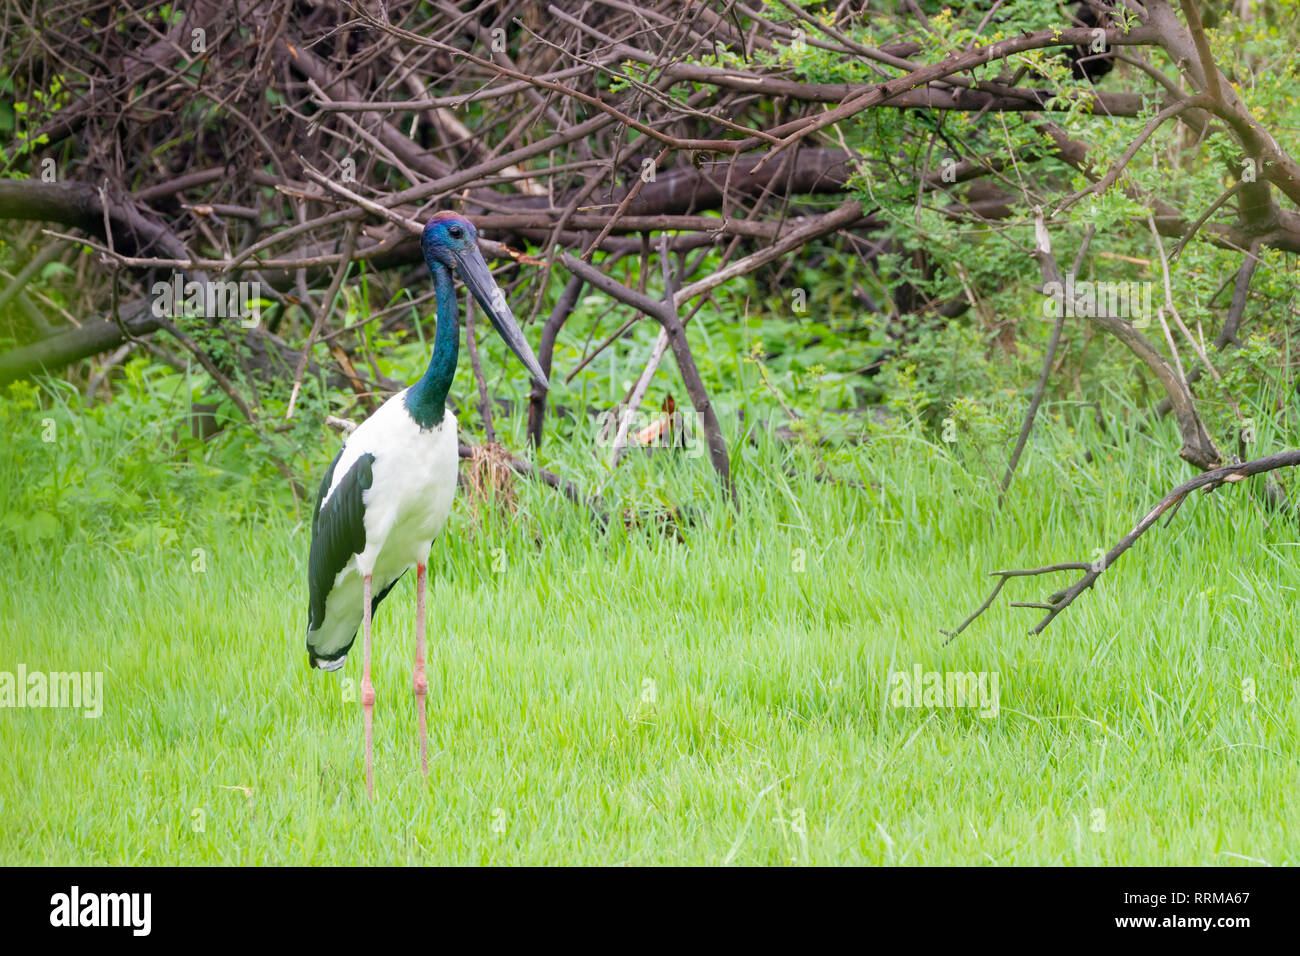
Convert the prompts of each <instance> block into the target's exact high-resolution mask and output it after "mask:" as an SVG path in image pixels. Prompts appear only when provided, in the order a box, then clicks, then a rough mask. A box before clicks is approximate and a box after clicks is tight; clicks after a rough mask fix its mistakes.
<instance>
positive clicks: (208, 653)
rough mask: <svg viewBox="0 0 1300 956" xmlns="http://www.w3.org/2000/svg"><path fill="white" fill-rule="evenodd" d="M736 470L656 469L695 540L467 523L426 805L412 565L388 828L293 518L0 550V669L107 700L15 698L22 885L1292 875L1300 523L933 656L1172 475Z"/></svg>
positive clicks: (775, 456)
mask: <svg viewBox="0 0 1300 956" xmlns="http://www.w3.org/2000/svg"><path fill="white" fill-rule="evenodd" d="M739 447H740V451H739V452H738V453H737V460H736V470H737V473H738V475H739V479H740V499H741V504H742V510H741V513H740V514H739V516H736V515H734V514H732V513H731V512H729V510H728V509H727V508H726V507H725V506H724V505H723V504H722V503H721V502H720V500H719V499H718V498H717V496H716V495H715V494H714V493H713V492H712V491H711V490H710V484H711V483H710V481H709V475H708V467H707V463H706V461H705V460H703V459H700V460H696V461H688V462H682V463H680V464H674V465H671V466H666V465H664V464H662V462H661V461H652V462H648V463H644V468H661V467H673V468H678V469H679V470H680V471H681V472H682V474H685V475H690V476H692V478H691V480H689V481H684V482H683V487H685V488H687V489H689V495H690V498H691V500H692V504H693V508H694V514H695V516H696V517H695V521H694V523H693V524H691V525H689V526H687V527H685V528H684V529H683V536H684V539H685V540H684V541H679V540H675V539H674V537H673V536H671V535H666V534H664V533H662V532H661V531H659V530H655V529H654V528H652V527H640V528H636V529H634V530H630V531H629V530H626V529H624V528H622V527H616V528H615V529H614V530H611V531H609V532H608V533H601V532H598V531H596V530H595V529H594V528H593V527H592V526H591V525H589V524H588V523H586V522H585V521H583V520H581V518H580V517H579V514H580V513H579V512H577V511H575V509H574V508H573V506H572V505H570V504H568V503H567V502H566V501H564V500H563V499H562V498H561V497H560V496H558V495H556V494H555V493H554V492H551V491H549V490H547V489H543V488H540V487H537V486H533V485H530V484H523V483H521V484H520V485H519V486H518V488H517V490H518V493H519V496H520V497H519V510H518V511H517V513H516V514H515V516H514V517H513V519H506V518H502V517H499V516H498V517H487V518H480V519H475V518H473V517H471V514H470V511H469V509H468V508H467V505H466V502H465V501H463V500H460V501H458V503H457V507H456V511H455V513H454V516H453V519H452V523H451V525H450V526H449V529H448V532H447V533H446V534H445V535H444V537H443V539H442V540H441V541H440V542H438V543H437V544H435V547H434V554H433V558H432V562H431V578H432V580H433V582H434V590H433V592H432V596H431V611H430V649H431V653H430V683H431V693H430V698H429V726H430V733H431V740H430V754H431V761H430V762H431V768H430V775H429V778H428V779H427V780H425V779H423V778H422V777H421V775H420V773H419V770H418V757H417V750H416V724H415V715H414V708H413V697H412V694H411V691H410V680H411V678H410V666H411V653H412V629H413V625H414V589H413V585H412V583H411V581H410V580H409V578H408V580H406V581H403V582H402V584H401V585H399V587H397V588H396V589H395V590H394V592H393V594H392V595H391V596H390V597H389V599H388V601H387V602H386V603H385V605H384V606H383V608H382V609H381V611H380V613H379V615H378V618H377V627H376V646H377V659H376V676H375V684H376V687H377V689H378V693H379V703H378V707H377V710H376V796H377V799H376V802H375V804H374V805H370V804H369V803H367V801H366V799H365V786H364V780H363V772H362V746H361V744H362V741H361V711H360V706H359V704H358V703H356V693H355V687H356V683H357V682H358V680H359V673H360V657H359V653H357V654H354V655H352V657H351V658H350V659H349V661H348V664H347V667H346V668H345V669H343V670H342V671H340V672H338V673H335V674H324V673H321V672H319V671H309V670H308V668H307V666H306V660H305V653H304V650H303V643H302V632H303V626H304V620H305V616H306V612H305V600H306V599H305V574H306V568H305V565H306V555H307V545H308V533H309V531H308V528H307V527H305V525H304V524H302V523H301V522H299V521H298V520H296V519H295V518H294V516H293V515H292V514H291V513H289V512H288V511H287V509H282V510H274V509H267V510H266V513H256V512H255V513H253V514H252V515H251V516H245V517H243V518H241V519H239V520H235V519H232V518H231V517H229V515H228V511H229V509H227V508H225V507H223V506H222V504H221V503H220V502H217V503H215V504H214V505H213V507H212V509H211V510H213V511H215V512H217V513H216V514H214V515H212V516H210V517H209V518H205V519H199V518H194V517H187V518H185V519H184V520H183V522H181V521H180V519H178V523H177V525H176V527H175V529H174V530H175V534H174V535H171V536H167V537H165V538H164V539H162V540H161V542H154V543H152V544H150V543H147V542H146V543H143V544H140V545H138V546H136V547H135V548H131V547H126V546H113V545H110V544H105V543H103V542H98V543H91V542H92V539H90V538H86V539H85V542H82V541H81V540H80V539H79V537H78V536H77V535H73V536H71V538H70V539H69V540H59V541H46V542H42V543H41V544H40V545H39V546H36V547H32V548H28V549H17V548H13V549H11V548H8V547H6V549H5V550H4V552H3V558H2V560H3V568H2V571H3V576H4V580H5V587H4V589H3V591H2V592H0V649H2V653H0V670H9V671H13V670H14V668H15V667H16V666H17V665H18V664H19V663H23V664H25V666H26V668H27V669H28V670H29V671H37V670H40V671H68V670H79V671H102V672H103V687H104V702H103V713H102V716H100V717H99V718H98V719H89V718H86V717H83V716H82V714H81V712H79V711H76V710H70V709H62V710H60V709H44V710H38V709H21V710H19V709H6V710H0V747H3V751H4V753H5V754H6V760H5V771H4V774H3V777H2V778H0V779H2V781H3V783H2V784H0V817H2V818H3V819H4V820H5V826H4V827H3V828H0V863H4V864H19V863H59V864H142V863H165V864H170V863H184V864H253V863H276V864H324V863H361V862H365V863H378V864H388V863H403V864H404V863H411V864H415V863H474V864H477V863H514V864H541V863H547V864H555V863H585V864H680V863H707V864H717V863H733V864H787V863H790V864H809V863H811V864H829V863H870V864H876V863H882V864H921V863H968V864H989V863H997V864H1011V863H1021V864H1024V863H1036V864H1154V863H1172V864H1242V865H1253V864H1262V863H1267V864H1287V863H1294V862H1295V861H1296V859H1297V856H1298V855H1300V801H1297V800H1296V799H1295V794H1296V792H1297V784H1298V783H1300V779H1298V778H1300V771H1298V770H1297V767H1298V766H1300V761H1298V760H1297V756H1298V748H1297V733H1298V731H1300V707H1298V704H1297V672H1296V660H1295V657H1296V655H1297V639H1296V638H1297V630H1298V625H1297V615H1296V613H1295V610H1296V588H1297V586H1300V571H1298V570H1297V560H1296V559H1297V553H1296V534H1295V529H1294V527H1292V526H1289V525H1287V524H1285V522H1282V521H1274V522H1272V523H1271V524H1270V522H1269V520H1268V516H1267V515H1266V514H1264V513H1263V512H1262V511H1261V510H1260V509H1259V507H1258V506H1257V505H1255V504H1253V503H1252V502H1251V501H1250V499H1249V498H1248V496H1247V493H1246V492H1247V491H1248V489H1247V488H1244V487H1237V488H1232V489H1224V490H1223V491H1220V492H1218V493H1216V494H1215V495H1213V496H1210V497H1206V496H1202V495H1198V496H1196V498H1195V500H1192V501H1189V502H1188V503H1187V504H1186V505H1185V506H1184V508H1183V510H1182V511H1181V512H1180V513H1179V514H1178V516H1177V517H1176V518H1175V519H1174V521H1173V523H1172V525H1170V526H1169V527H1168V528H1160V529H1155V530H1153V531H1152V532H1150V533H1149V534H1148V535H1147V536H1146V537H1145V538H1144V539H1143V540H1142V541H1141V542H1140V543H1139V544H1138V546H1137V547H1136V548H1135V549H1134V550H1133V551H1131V552H1129V554H1127V555H1126V556H1125V557H1124V558H1122V559H1121V561H1120V562H1119V563H1118V564H1117V565H1116V566H1115V568H1114V569H1112V571H1111V572H1109V573H1107V574H1106V575H1105V576H1104V577H1103V578H1102V580H1101V582H1100V583H1099V585H1098V587H1097V588H1096V589H1094V591H1093V592H1091V593H1089V594H1086V595H1085V596H1084V597H1083V598H1081V599H1080V600H1079V602H1078V603H1077V604H1076V605H1075V606H1074V607H1072V608H1071V609H1070V610H1068V611H1067V612H1066V613H1065V614H1064V615H1063V616H1062V617H1061V618H1060V619H1058V621H1057V622H1056V623H1055V624H1053V625H1052V626H1051V627H1050V628H1049V629H1048V630H1047V631H1046V633H1045V634H1043V635H1041V636H1039V637H1035V638H1030V637H1027V636H1026V634H1025V632H1026V630H1027V629H1028V627H1029V626H1031V625H1032V624H1033V623H1035V622H1036V621H1037V619H1038V616H1037V613H1036V612H1034V611H1032V610H1018V609H1013V608H1009V607H1008V606H1007V602H1008V601H1011V600H1028V601H1040V600H1043V599H1044V597H1045V596H1046V594H1047V593H1048V591H1049V590H1050V589H1051V588H1052V587H1054V586H1056V584H1055V583H1054V582H1055V579H1052V582H1049V581H1047V580H1045V579H1040V580H1039V581H1037V582H1019V583H1013V584H1012V585H1010V586H1009V587H1008V588H1007V589H1005V590H1004V592H1003V594H1002V595H1001V596H1000V597H999V599H998V601H997V602H995V605H994V607H993V608H992V609H991V610H990V612H989V613H988V614H987V615H985V617H983V618H982V619H980V620H979V621H978V622H976V623H975V624H974V625H973V626H972V627H971V628H970V629H969V630H968V631H967V632H966V633H964V634H963V635H961V637H959V638H958V639H957V640H956V641H955V642H954V643H952V644H950V645H947V646H945V645H944V636H943V635H942V634H941V633H940V629H941V628H945V627H951V626H953V625H954V624H956V623H957V622H958V621H960V620H961V619H962V618H963V617H965V616H966V614H967V613H968V612H969V611H970V610H972V609H973V608H974V607H976V606H977V605H978V604H979V602H980V601H982V600H983V598H984V595H985V592H986V588H987V579H986V578H985V577H984V574H985V572H987V571H990V570H992V569H994V568H1001V567H1014V566H1020V567H1027V566H1034V565H1037V564H1043V563H1049V562H1052V561H1060V560H1080V559H1084V560H1086V559H1088V558H1089V557H1090V555H1091V553H1092V551H1093V549H1094V548H1096V547H1101V546H1105V547H1108V546H1109V545H1110V544H1111V543H1112V542H1113V541H1114V540H1115V539H1116V538H1117V537H1119V536H1120V535H1122V534H1123V533H1124V532H1125V531H1127V530H1128V528H1129V527H1130V526H1131V525H1132V523H1133V522H1134V521H1135V520H1136V519H1137V517H1138V516H1140V515H1141V514H1142V513H1143V512H1144V511H1145V509H1146V508H1147V507H1149V506H1150V505H1151V504H1152V503H1153V502H1154V501H1155V500H1156V499H1157V498H1158V497H1159V496H1160V495H1161V494H1163V493H1164V491H1166V490H1167V489H1168V488H1169V487H1172V485H1173V484H1175V483H1177V481H1178V480H1180V478H1181V477H1182V476H1185V474H1186V472H1185V471H1184V470H1183V469H1182V468H1181V467H1180V466H1178V465H1177V464H1175V463H1173V462H1171V461H1170V459H1171V457H1172V456H1170V455H1169V454H1168V452H1167V450H1165V449H1163V448H1160V447H1157V446H1156V445H1155V444H1140V443H1138V444H1135V445H1134V446H1133V447H1132V448H1131V449H1128V450H1124V451H1115V452H1114V453H1113V454H1110V455H1109V456H1108V457H1107V458H1106V459H1105V460H1101V459H1099V460H1097V461H1096V462H1094V463H1093V464H1091V465H1084V464H1082V463H1081V462H1080V463H1070V459H1069V457H1068V456H1066V457H1064V458H1063V457H1062V456H1061V455H1059V454H1058V453H1057V452H1058V451H1059V449H1056V448H1054V447H1052V446H1051V444H1050V443H1047V444H1046V445H1035V446H1031V449H1030V452H1029V454H1028V455H1027V458H1026V460H1025V461H1024V463H1023V464H1022V470H1021V473H1020V474H1019V475H1018V477H1017V481H1016V483H1015V485H1014V486H1013V490H1012V493H1011V494H1010V495H1009V496H1008V499H1007V502H1006V504H1005V506H1004V508H1003V510H1002V511H1001V512H998V511H997V510H996V508H995V499H996V493H995V490H991V488H990V482H989V480H988V478H987V476H985V475H982V474H980V473H979V470H978V468H975V467H967V465H966V464H963V462H962V461H961V460H959V459H958V458H957V457H955V456H954V453H953V450H952V449H950V448H947V447H944V446H942V445H938V444H932V443H930V442H929V441H927V440H925V439H924V438H923V437H922V436H921V435H920V433H911V432H907V431H900V432H899V433H897V434H893V435H887V436H884V437H880V438H877V439H875V440H873V441H871V442H869V443H867V444H865V445H862V446H860V447H858V448H856V449H852V450H849V451H846V452H843V453H842V454H840V455H839V456H838V457H837V459H836V461H835V462H834V471H835V473H836V474H837V475H838V476H839V477H841V478H844V479H848V480H847V481H842V482H839V483H832V482H826V481H818V480H815V479H814V477H813V472H814V470H815V469H814V466H813V463H812V461H811V460H810V459H809V458H808V457H807V456H806V455H804V453H802V452H800V451H793V452H792V451H790V450H788V449H781V448H776V447H773V446H770V445H767V444H765V443H763V442H758V444H757V445H755V446H745V445H740V446H739ZM659 458H660V459H662V458H663V456H659ZM1063 462H1064V463H1063ZM642 467H643V466H642V465H641V464H635V463H634V465H633V466H632V467H631V468H630V469H629V472H631V473H635V472H636V470H637V469H638V468H642ZM195 549H202V554H201V555H196V552H195ZM1066 580H1067V579H1065V578H1062V579H1061V582H1060V583H1062V584H1063V583H1065V582H1066ZM915 665H919V666H920V667H921V668H922V669H923V670H926V671H939V672H948V671H961V672H968V671H969V672H988V673H990V674H992V673H996V674H997V676H998V682H999V683H998V686H999V697H998V708H997V709H998V713H997V716H996V717H987V718H986V717H981V716H979V715H978V714H977V713H976V712H975V711H974V710H972V709H968V708H953V707H920V708H904V707H894V706H892V705H891V694H890V687H889V674H890V673H891V671H895V670H897V671H911V670H912V668H913V667H914V666H915Z"/></svg>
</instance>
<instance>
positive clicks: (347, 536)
mask: <svg viewBox="0 0 1300 956" xmlns="http://www.w3.org/2000/svg"><path fill="white" fill-rule="evenodd" d="M342 456H343V452H342V451H340V452H339V453H338V455H336V456H335V458H334V461H333V462H332V463H331V464H330V467H329V471H327V472H325V478H324V480H323V481H322V482H321V485H320V491H319V492H318V493H317V495H316V510H315V512H314V513H313V514H312V519H311V555H310V557H309V558H308V560H307V585H308V592H309V598H310V600H309V604H308V608H307V629H308V630H309V631H314V630H316V629H317V628H319V627H320V626H321V625H322V624H323V623H324V622H325V602H326V600H328V599H329V595H330V589H331V588H332V587H334V579H335V578H336V577H338V574H339V572H340V571H342V570H343V569H344V568H345V567H347V563H348V561H350V560H351V559H352V556H353V555H354V554H360V553H361V552H362V551H364V550H365V549H366V506H365V503H364V502H363V501H362V500H361V493H362V492H363V491H365V490H366V489H367V488H369V487H370V485H371V483H372V482H373V481H374V472H373V471H372V466H373V465H374V462H375V456H374V455H370V454H365V455H362V456H361V457H360V458H358V459H357V460H356V463H355V464H353V466H352V467H351V468H349V469H348V473H347V474H346V475H344V476H343V478H342V480H341V481H340V482H339V486H338V487H337V488H335V489H334V494H332V495H330V499H329V501H326V502H325V503H324V505H323V506H322V504H321V502H322V501H323V500H324V498H325V495H326V494H328V493H329V490H330V484H331V483H332V481H333V478H334V468H335V466H337V465H338V463H339V458H341V457H342ZM385 593H387V591H385ZM382 597H383V595H382V594H381V595H380V598H381V599H382ZM374 603H375V604H378V603H379V601H378V600H376V601H375V602H374Z"/></svg>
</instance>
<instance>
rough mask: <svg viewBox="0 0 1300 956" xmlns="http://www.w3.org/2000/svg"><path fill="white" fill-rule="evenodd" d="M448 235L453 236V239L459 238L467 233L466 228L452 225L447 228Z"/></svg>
mask: <svg viewBox="0 0 1300 956" xmlns="http://www.w3.org/2000/svg"><path fill="white" fill-rule="evenodd" d="M447 235H449V236H451V237H452V238H453V239H459V238H461V237H462V236H463V235H465V230H464V229H462V228H461V227H460V226H451V227H450V228H449V229H448V230H447Z"/></svg>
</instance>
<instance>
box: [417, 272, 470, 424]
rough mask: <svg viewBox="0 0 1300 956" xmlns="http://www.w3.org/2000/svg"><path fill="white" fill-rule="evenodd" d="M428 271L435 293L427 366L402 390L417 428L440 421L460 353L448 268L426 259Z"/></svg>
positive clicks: (458, 328) (458, 325)
mask: <svg viewBox="0 0 1300 956" xmlns="http://www.w3.org/2000/svg"><path fill="white" fill-rule="evenodd" d="M429 271H430V272H432V273H433V287H434V291H435V292H436V293H437V300H438V330H437V332H436V334H435V337H434V340H433V355H432V356H431V357H430V358H429V367H428V368H427V369H425V370H424V375H423V376H422V377H421V378H420V380H419V381H418V382H416V383H415V384H414V385H412V386H411V387H410V389H409V390H408V391H407V393H406V410H407V411H408V412H410V413H411V417H412V418H414V419H415V422H416V424H417V425H419V426H420V427H421V428H432V427H433V426H435V425H437V424H439V423H440V422H441V421H442V415H443V412H444V411H445V410H446V407H447V393H448V392H449V391H451V380H452V379H453V378H455V376H456V360H457V359H458V358H459V357H460V324H459V322H458V320H457V315H458V309H457V306H456V290H455V288H454V287H453V285H452V280H451V270H450V269H449V268H447V267H446V266H445V265H443V264H442V263H441V262H438V261H437V260H436V259H434V260H432V261H430V262H429Z"/></svg>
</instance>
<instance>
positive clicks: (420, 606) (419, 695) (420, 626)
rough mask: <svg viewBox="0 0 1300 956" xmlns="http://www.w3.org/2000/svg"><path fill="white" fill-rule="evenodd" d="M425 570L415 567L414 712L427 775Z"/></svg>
mask: <svg viewBox="0 0 1300 956" xmlns="http://www.w3.org/2000/svg"><path fill="white" fill-rule="evenodd" d="M425 576H426V568H425V566H424V565H423V564H417V565H416V566H415V674H414V677H413V681H412V682H413V684H414V685H415V711H416V714H417V717H418V720H419V724H420V769H421V770H423V771H424V775H425V776H426V777H427V776H428V775H429V731H428V727H427V726H426V725H425V714H424V698H425V695H426V694H428V692H429V681H428V679H427V678H426V677H425V676H424V630H425V627H424V588H425Z"/></svg>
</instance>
